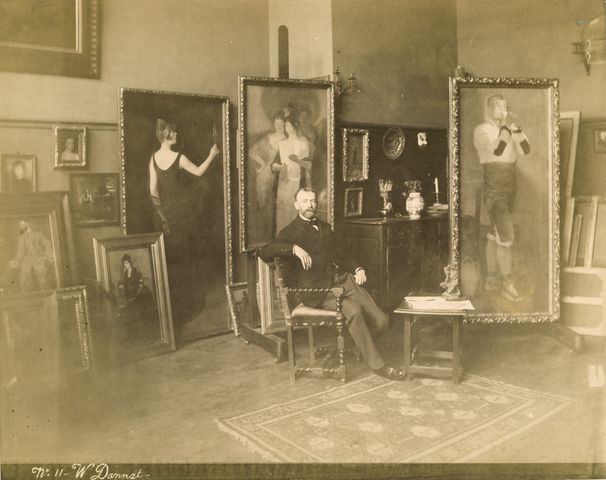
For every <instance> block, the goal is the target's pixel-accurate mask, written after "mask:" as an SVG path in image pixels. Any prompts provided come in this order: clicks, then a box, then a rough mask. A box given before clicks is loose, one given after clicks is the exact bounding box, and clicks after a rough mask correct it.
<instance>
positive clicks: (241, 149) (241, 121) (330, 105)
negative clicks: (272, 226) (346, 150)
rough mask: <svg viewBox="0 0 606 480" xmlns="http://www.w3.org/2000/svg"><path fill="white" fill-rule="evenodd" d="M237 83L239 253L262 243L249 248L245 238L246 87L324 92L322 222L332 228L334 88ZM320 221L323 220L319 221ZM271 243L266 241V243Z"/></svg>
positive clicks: (252, 80)
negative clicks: (324, 196) (324, 191)
mask: <svg viewBox="0 0 606 480" xmlns="http://www.w3.org/2000/svg"><path fill="white" fill-rule="evenodd" d="M238 84H239V95H238V99H239V103H238V104H239V107H240V108H239V116H238V168H239V170H240V174H239V177H238V179H239V204H240V221H239V226H240V251H241V252H249V251H251V250H254V249H255V248H257V247H260V246H261V245H262V244H263V242H261V243H258V244H256V245H251V244H250V242H249V241H248V238H247V230H248V220H249V214H248V207H247V203H248V193H249V192H248V167H247V164H248V153H247V152H248V147H249V145H248V143H249V141H248V138H247V135H248V125H247V121H246V118H247V114H248V109H249V108H248V103H247V91H246V90H247V87H248V86H259V87H269V88H271V87H274V88H275V87H278V88H280V87H290V88H292V87H294V88H301V89H321V90H325V91H326V122H327V125H326V134H327V138H326V148H327V155H326V159H327V165H326V167H327V176H328V178H327V192H328V195H327V197H328V198H327V217H328V218H326V219H325V220H326V222H328V223H329V224H330V225H334V222H335V212H334V210H335V207H334V203H335V199H334V196H335V192H334V189H335V188H334V179H335V172H334V162H335V155H334V151H335V148H334V145H335V134H334V125H335V107H334V101H335V87H334V84H333V83H332V82H330V81H325V80H298V79H285V78H266V77H243V76H240V77H238ZM323 220H324V219H323ZM269 240H271V238H268V239H267V241H269Z"/></svg>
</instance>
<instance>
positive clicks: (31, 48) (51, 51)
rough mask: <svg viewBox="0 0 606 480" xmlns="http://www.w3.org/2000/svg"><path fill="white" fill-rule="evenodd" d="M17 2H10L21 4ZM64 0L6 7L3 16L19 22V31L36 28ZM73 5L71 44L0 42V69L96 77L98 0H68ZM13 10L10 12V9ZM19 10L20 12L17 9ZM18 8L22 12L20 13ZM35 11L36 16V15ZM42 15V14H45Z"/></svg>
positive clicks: (99, 30)
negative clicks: (72, 35) (28, 5)
mask: <svg viewBox="0 0 606 480" xmlns="http://www.w3.org/2000/svg"><path fill="white" fill-rule="evenodd" d="M19 3H20V2H16V3H14V5H19V7H21V5H20V4H19ZM68 3H70V2H69V1H68V2H52V3H51V2H47V3H45V4H42V5H34V7H33V8H31V9H29V10H27V9H22V8H16V7H14V6H6V7H5V8H6V9H7V10H6V11H4V12H3V13H4V15H6V14H7V13H11V14H12V16H9V18H8V19H7V18H5V20H6V21H8V22H9V23H11V22H12V23H13V24H14V25H19V27H20V28H21V29H22V30H25V31H27V30H33V31H36V30H38V29H39V26H38V25H40V22H48V20H49V18H54V15H56V11H53V9H54V8H57V7H58V8H59V9H60V8H63V7H64V6H65V5H66V4H68ZM71 3H73V6H74V15H75V20H76V26H75V28H74V38H73V41H74V45H73V47H58V46H53V45H43V44H35V43H30V42H27V41H22V42H10V41H6V42H0V70H3V71H9V72H27V73H36V74H40V73H41V74H47V75H62V76H70V77H85V78H99V76H100V71H99V70H100V68H99V66H100V58H99V57H100V45H101V39H100V36H101V26H100V25H99V23H100V22H99V17H100V15H99V6H98V3H102V2H99V1H98V0H71ZM11 9H12V10H13V11H10V10H11ZM20 10H21V11H20ZM22 11H25V12H26V13H25V14H23V13H22ZM36 14H37V15H36ZM45 16H46V17H45Z"/></svg>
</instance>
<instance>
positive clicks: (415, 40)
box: [332, 0, 492, 128]
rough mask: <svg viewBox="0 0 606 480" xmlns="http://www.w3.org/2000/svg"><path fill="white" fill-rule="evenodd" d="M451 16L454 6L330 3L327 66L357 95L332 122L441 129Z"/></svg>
mask: <svg viewBox="0 0 606 480" xmlns="http://www.w3.org/2000/svg"><path fill="white" fill-rule="evenodd" d="M487 3H492V2H487ZM456 13H457V12H456V2H454V1H452V0H422V1H419V0H397V1H394V0H348V1H343V0H333V1H332V18H333V62H334V65H335V66H338V67H339V69H340V70H341V72H342V73H343V75H344V77H346V76H347V75H349V74H350V73H352V72H353V73H355V75H356V76H357V78H358V86H359V89H360V92H359V93H356V94H355V95H349V94H348V95H345V96H343V97H342V99H341V104H340V111H338V113H337V118H338V119H339V120H341V121H344V122H369V123H383V124H390V123H393V124H404V125H410V126H419V127H426V128H429V127H436V128H445V127H446V126H447V125H448V77H449V76H450V75H452V72H453V71H454V68H455V66H456V65H457V19H456Z"/></svg>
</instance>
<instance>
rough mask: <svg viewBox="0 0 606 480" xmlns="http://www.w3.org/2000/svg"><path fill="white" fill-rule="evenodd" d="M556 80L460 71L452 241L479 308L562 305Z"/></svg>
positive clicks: (544, 316) (504, 311)
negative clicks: (468, 74) (478, 75)
mask: <svg viewBox="0 0 606 480" xmlns="http://www.w3.org/2000/svg"><path fill="white" fill-rule="evenodd" d="M556 91H557V83H556V82H555V81H552V80H549V79H486V78H473V77H470V78H464V79H462V78H456V79H453V80H452V81H451V91H450V94H451V112H455V115H453V116H451V119H450V121H451V125H450V129H451V135H450V138H451V142H452V144H451V152H453V155H452V158H451V167H450V170H451V175H450V177H451V178H450V180H451V184H450V187H451V188H450V192H451V204H454V208H453V209H452V210H453V217H452V221H454V222H455V223H457V224H458V227H459V228H453V229H451V230H452V232H453V238H452V244H451V245H452V250H453V252H454V255H453V258H454V261H455V265H456V266H457V267H458V270H459V275H458V278H459V281H460V285H461V292H462V293H463V294H464V295H466V296H468V297H470V298H471V300H472V302H473V304H474V307H475V312H476V313H474V315H475V318H476V319H477V320H482V321H484V320H488V321H495V320H497V321H514V322H520V321H537V320H550V321H553V320H555V319H557V317H558V315H559V282H558V262H557V252H558V251H559V202H558V199H559V190H556V189H554V188H552V187H551V186H552V185H558V175H559V171H558V166H559V158H558V156H559V149H558V145H557V140H558V136H557V134H556V133H557V109H558V104H557V94H556Z"/></svg>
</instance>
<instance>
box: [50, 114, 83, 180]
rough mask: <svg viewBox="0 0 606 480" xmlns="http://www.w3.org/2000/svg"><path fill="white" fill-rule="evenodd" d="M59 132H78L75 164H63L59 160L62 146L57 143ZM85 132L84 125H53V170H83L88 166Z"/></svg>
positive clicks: (62, 161)
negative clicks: (76, 160) (78, 156)
mask: <svg viewBox="0 0 606 480" xmlns="http://www.w3.org/2000/svg"><path fill="white" fill-rule="evenodd" d="M61 130H75V131H77V132H78V154H79V155H80V159H79V161H78V162H77V163H76V162H74V163H73V164H72V163H65V161H64V160H61V149H62V148H63V146H62V145H61V144H60V142H59V135H60V132H61ZM87 131H88V129H87V128H86V127H85V126H84V125H75V124H69V125H68V124H56V125H53V143H54V148H53V150H54V155H53V158H54V159H55V160H54V164H53V168H54V169H55V170H59V169H70V168H85V167H86V166H87V164H88V160H87V154H86V150H87V145H86V144H87Z"/></svg>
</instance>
